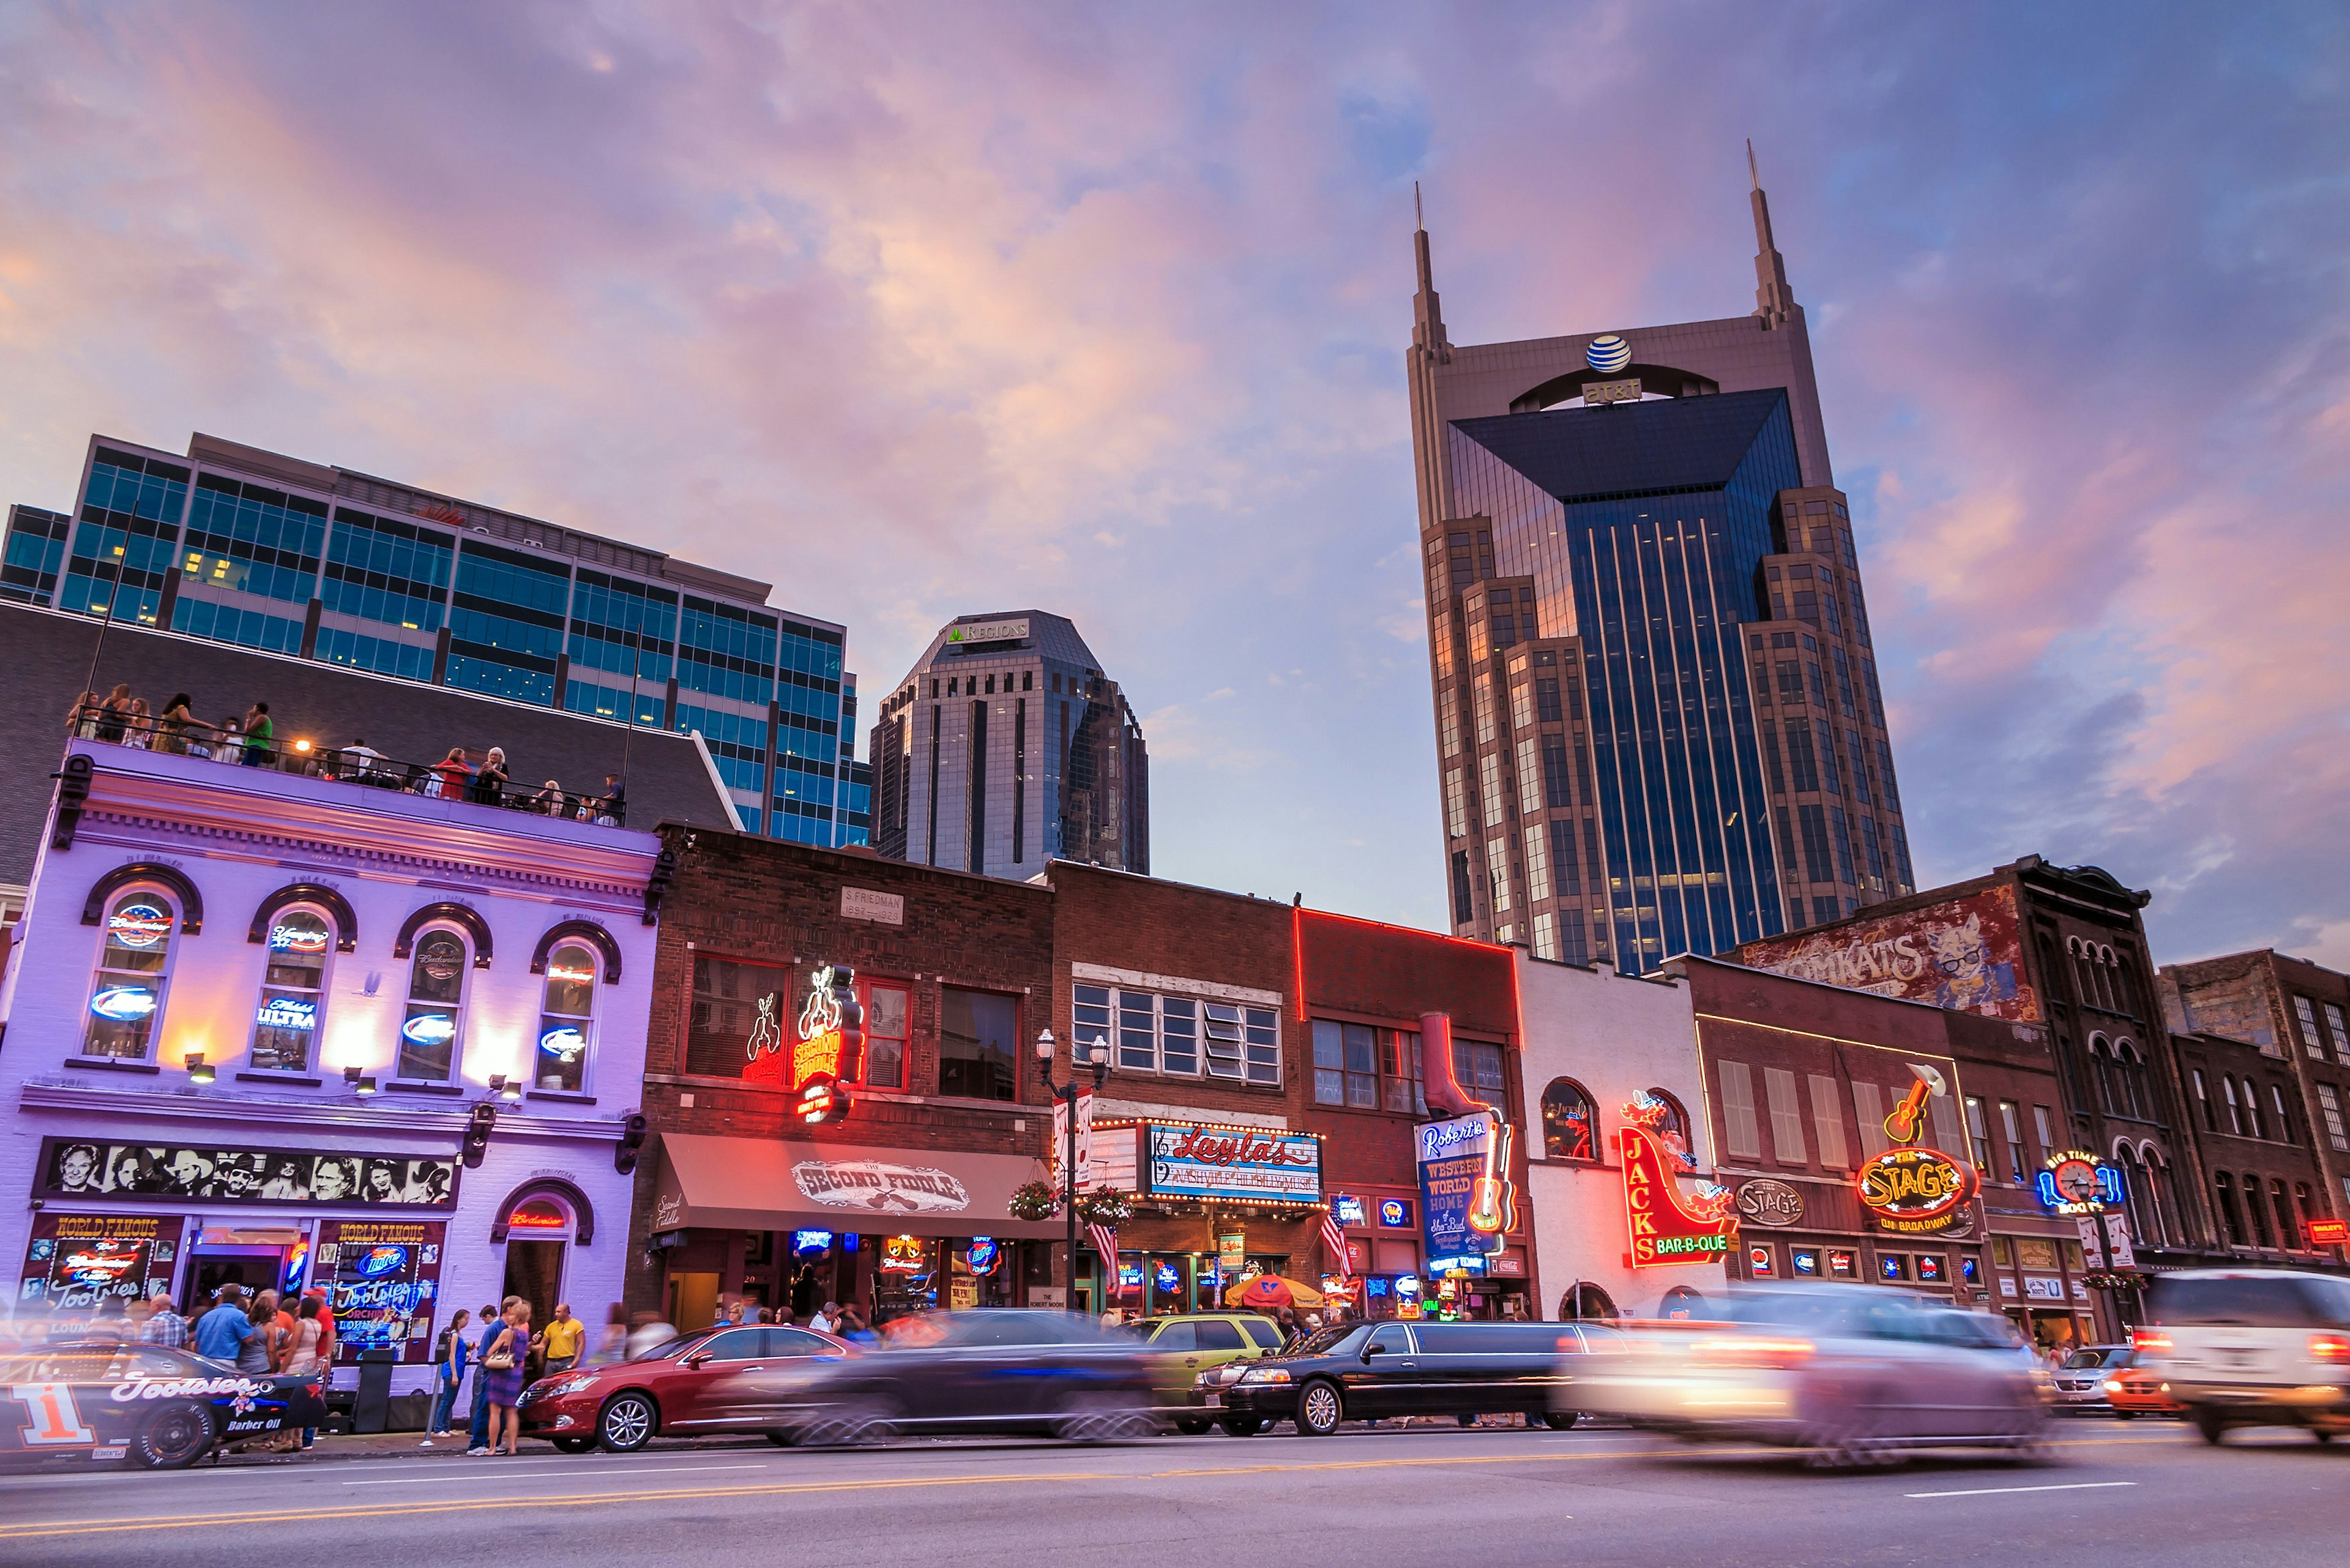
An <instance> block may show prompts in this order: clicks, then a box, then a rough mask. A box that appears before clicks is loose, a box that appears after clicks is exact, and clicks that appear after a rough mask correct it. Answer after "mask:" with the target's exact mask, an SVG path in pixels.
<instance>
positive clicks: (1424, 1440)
mask: <svg viewBox="0 0 2350 1568" xmlns="http://www.w3.org/2000/svg"><path fill="white" fill-rule="evenodd" d="M2345 1540H2350V1444H2337V1445H2335V1446H2334V1447H2332V1448H2321V1447H2319V1446H2318V1445H2317V1444H2315V1443H2314V1442H2312V1441H2311V1440H2310V1439H2309V1438H2307V1437H2306V1436H2303V1435H2299V1434H2293V1433H2286V1432H2282V1431H2279V1432H2259V1433H2253V1434H2237V1435H2235V1436H2233V1437H2231V1438H2230V1442H2229V1443H2228V1445H2227V1446H2225V1447H2223V1448H2220V1449H2210V1448H2207V1447H2206V1446H2205V1445H2204V1444H2203V1443H2202V1442H2201V1441H2200V1440H2199V1439H2198V1438H2196V1437H2195V1436H2194V1435H2193V1433H2192V1432H2190V1431H2188V1430H2186V1429H2184V1428H2179V1427H2177V1426H2174V1425H2170V1424H2168V1423H2162V1424H2149V1423H2146V1422H2138V1423H2136V1424H2133V1425H2131V1426H2128V1427H2123V1426H2119V1425H2117V1424H2114V1423H2109V1422H2105V1421H2076V1422H2068V1423H2065V1424H2064V1425H2063V1426H2062V1427H2061V1428H2060V1429H2059V1433H2058V1442H2057V1446H2056V1448H2055V1449H2054V1458H2053V1459H2052V1460H2051V1462H2048V1463H2045V1464H2032V1463H2018V1462H2015V1461H2012V1460H2009V1459H2002V1458H1990V1457H1968V1456H1961V1455H1951V1456H1947V1457H1938V1456H1923V1457H1919V1458H1916V1459H1912V1460H1911V1461H1910V1462H1908V1463H1907V1464H1905V1465H1901V1466H1899V1467H1898V1468H1892V1469H1872V1470H1864V1471H1840V1472H1820V1471H1813V1470H1808V1469H1804V1468H1803V1467H1802V1466H1801V1465H1800V1464H1799V1463H1796V1462H1794V1461H1791V1460H1789V1459H1786V1458H1784V1457H1783V1456H1779V1455H1774V1454H1771V1453H1768V1452H1766V1451H1763V1450H1755V1449H1732V1448H1726V1447H1715V1448H1702V1447H1700V1448H1683V1447H1680V1446H1678V1445H1675V1444H1673V1443H1670V1442H1668V1441H1662V1440H1659V1439H1657V1438H1649V1437H1646V1436H1643V1435H1641V1434H1638V1433H1633V1432H1624V1431H1575V1432H1565V1433H1551V1432H1546V1431H1525V1430H1520V1429H1485V1430H1476V1431H1457V1430H1455V1431H1445V1430H1430V1429H1427V1428H1418V1429H1414V1430H1410V1431H1368V1432H1357V1431H1354V1430H1352V1429H1349V1430H1347V1432H1344V1433H1342V1434H1341V1435H1339V1436H1337V1437H1335V1438H1323V1439H1318V1440H1317V1439H1314V1438H1295V1437H1286V1436H1271V1435H1268V1436H1265V1437H1259V1438H1226V1437H1222V1436H1221V1435H1215V1434H1211V1435H1210V1436H1208V1437H1205V1438H1154V1439H1146V1440H1141V1441H1136V1442H1131V1443H1125V1444H1119V1445H1114V1446H1105V1447H1073V1446H1065V1445H1058V1444H1051V1443H1042V1442H993V1443H991V1442H980V1441H962V1442H909V1443H902V1444H899V1445H898V1446H896V1447H893V1448H889V1449H868V1450H858V1451H828V1452H817V1451H798V1450H784V1449H774V1448H771V1447H768V1446H767V1445H765V1444H764V1443H763V1444H759V1445H757V1446H755V1447H754V1446H747V1445H746V1446H739V1447H719V1448H709V1447H697V1448H691V1449H688V1448H663V1447H661V1446H659V1445H656V1446H655V1447H653V1448H651V1449H647V1450H646V1451H644V1452H642V1453H639V1454H636V1455H632V1456H629V1457H627V1458H614V1457H609V1456H603V1455H589V1456H581V1457H577V1458H572V1457H566V1456H560V1455H555V1454H551V1453H547V1452H546V1451H544V1450H540V1451H538V1452H536V1453H532V1452H525V1453H524V1454H523V1455H521V1456H519V1457H517V1458H514V1459H462V1458H450V1459H420V1460H418V1461H417V1462H413V1463H407V1462H385V1461H382V1460H365V1459H351V1460H327V1461H322V1462H313V1463H307V1464H298V1465H285V1466H265V1467H246V1468H230V1467H224V1468H222V1469H216V1470H212V1469H196V1470H190V1471H183V1472H178V1473H168V1474H161V1475H158V1474H152V1473H147V1472H127V1471H123V1470H120V1469H108V1470H104V1471H96V1470H93V1471H86V1472H78V1473H59V1472H48V1473H43V1474H39V1475H18V1476H13V1477H6V1478H0V1562H5V1563H28V1564H30V1563H39V1564H43V1565H45V1568H46V1565H49V1564H57V1565H60V1568H62V1565H66V1564H80V1563H137V1564H139V1565H140V1568H177V1565H179V1564H182V1563H185V1564H203V1568H218V1565H219V1564H221V1563H250V1562H256V1561H260V1562H265V1561H269V1560H272V1559H276V1558H280V1557H284V1556H287V1555H292V1556H296V1557H298V1558H299V1559H300V1560H302V1561H304V1562H309V1563H330V1564H335V1565H337V1568H356V1565H359V1564H367V1565H369V1568H374V1565H378V1564H381V1565H385V1568H401V1565H406V1564H411V1563H413V1564H417V1565H419V1568H425V1565H430V1568H474V1565H476V1564H480V1565H483V1568H493V1565H494V1568H512V1565H513V1564H514V1563H515V1562H516V1561H518V1560H528V1559H541V1560H544V1559H559V1560H561V1561H565V1562H567V1563H598V1564H600V1563H629V1564H637V1563H670V1562H677V1561H682V1562H692V1563H699V1562H735V1563H775V1562H785V1563H793V1564H799V1563H809V1564H816V1565H820V1568H861V1565H864V1564H888V1565H891V1568H895V1565H898V1564H905V1565H907V1568H939V1565H940V1564H941V1563H946V1564H951V1565H955V1568H962V1565H965V1564H972V1563H1021V1564H1024V1565H1046V1564H1061V1563H1067V1564H1071V1565H1073V1568H1075V1565H1080V1564H1082V1565H1083V1568H1100V1564H1102V1563H1105V1562H1111V1563H1115V1562H1133V1563H1147V1564H1153V1565H1160V1564H1168V1563H1182V1564H1207V1563H1273V1564H1289V1563H1299V1564H1305V1563H1346V1564H1350V1565H1353V1564H1359V1565H1362V1568H1372V1565H1382V1568H1383V1565H1384V1564H1387V1563H1419V1562H1424V1561H1428V1560H1430V1559H1451V1560H1466V1561H1470V1562H1473V1563H1477V1564H1479V1565H1480V1568H1488V1565H1497V1564H1510V1563H1541V1564H1545V1565H1550V1564H1559V1563H1573V1564H1575V1565H1576V1568H1584V1565H1586V1564H1612V1563H1624V1564H1627V1565H1637V1568H1658V1565H1659V1564H1673V1563H1721V1562H1729V1563H1739V1564H1741V1565H1742V1568H1743V1565H1746V1564H1773V1563H1791V1564H1792V1563H1801V1564H1829V1563H1901V1564H1909V1563H1916V1564H1930V1565H1932V1568H1950V1565H1952V1564H1963V1563H1986V1564H1991V1563H1995V1564H1999V1565H2000V1568H2016V1565H2018V1564H2052V1563H2062V1564H2064V1568H2108V1565H2110V1568H2124V1565H2126V1568H2141V1565H2143V1564H2147V1563H2199V1564H2200V1563H2228V1564H2244V1565H2253V1564H2264V1563H2289V1564H2293V1565H2295V1568H2308V1565H2311V1564H2316V1563H2336V1562H2340V1561H2342V1560H2343V1556H2344V1552H2345V1545H2344V1542H2345Z"/></svg>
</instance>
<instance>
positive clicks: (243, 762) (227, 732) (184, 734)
mask: <svg viewBox="0 0 2350 1568" xmlns="http://www.w3.org/2000/svg"><path fill="white" fill-rule="evenodd" d="M191 702H192V699H191V698H190V697H189V695H188V694H187V693H186V692H184V691H180V692H174V693H173V694H172V700H171V701H168V702H166V703H165V704H164V705H163V707H162V711H160V712H158V711H154V710H152V709H151V708H150V706H149V705H148V702H147V700H146V699H145V698H144V697H134V696H132V695H131V694H130V687H129V686H128V685H127V684H126V685H118V686H116V687H115V688H114V690H113V691H111V692H109V694H107V695H106V696H104V697H100V696H99V694H98V693H97V692H96V691H85V692H83V693H82V694H81V696H80V697H79V698H78V699H77V700H76V701H75V702H74V704H73V706H72V707H71V708H70V709H68V711H67V713H66V729H67V732H68V734H70V735H72V736H74V737H75V738H77V739H79V740H85V741H104V742H109V743H110V744H115V745H122V746H130V747H131V748H133V749H135V750H138V751H154V752H169V753H172V754H173V755H176V756H188V757H201V758H203V759H204V760H206V761H208V762H217V763H230V764H231V765H236V766H245V767H276V768H278V769H280V770H284V771H290V772H297V773H304V774H310V775H312V776H314V777H318V778H332V779H340V780H342V781H343V782H345V783H347V784H367V785H370V786H373V787H375V788H378V789H398V790H406V791H409V792H410V793H411V794H421V795H425V796H427V797H430V798H432V799H436V800H466V801H472V802H473V803H474V804H475V805H498V806H507V807H511V808H512V809H515V810H517V811H529V812H536V813H537V814H539V815H544V816H568V817H574V818H577V820H578V821H581V822H596V823H600V824H602V825H604V826H608V827H610V826H619V823H620V821H621V819H622V817H623V816H624V815H625V814H626V812H627V805H628V802H627V792H626V790H625V788H624V787H623V785H622V784H621V780H620V775H619V774H605V775H604V787H603V789H602V790H601V791H600V792H598V793H595V794H572V793H571V792H569V791H567V790H566V789H565V788H564V787H563V785H562V784H561V783H560V782H559V781H557V780H555V779H548V780H547V781H546V782H545V783H544V784H540V785H538V787H536V789H534V788H532V787H531V786H530V785H529V784H516V783H515V781H514V777H513V774H512V770H511V768H510V766H509V764H508V763H507V761H506V753H505V748H504V747H503V746H492V747H490V748H489V749H488V750H487V751H485V752H483V753H480V760H479V761H478V762H477V761H475V760H473V753H470V752H469V751H468V750H467V749H466V748H465V747H463V746H452V747H450V748H449V753H448V755H446V756H444V757H442V759H441V760H440V761H439V762H437V763H432V764H431V765H429V766H427V765H425V764H422V763H400V762H394V761H392V760H391V759H390V758H389V757H387V756H385V755H384V754H383V753H381V752H379V751H377V750H376V749H375V748H374V747H373V746H370V745H369V744H368V743H367V740H366V738H365V737H364V736H359V735H354V736H353V737H352V738H351V742H350V744H348V745H347V746H330V747H324V748H319V749H312V748H311V747H310V746H309V744H308V742H297V744H296V746H294V747H291V748H289V747H286V746H281V745H279V744H278V742H277V731H276V724H275V722H273V721H272V720H271V719H270V717H269V704H268V703H266V702H255V703H254V704H253V705H252V706H251V707H250V708H247V709H246V710H245V711H244V712H243V713H242V714H237V713H231V714H229V715H227V716H226V717H224V718H223V719H222V720H220V721H219V722H217V723H213V722H206V721H204V720H202V719H199V718H197V717H196V716H195V714H194V712H193V711H192V708H191Z"/></svg>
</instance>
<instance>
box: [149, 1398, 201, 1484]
mask: <svg viewBox="0 0 2350 1568" xmlns="http://www.w3.org/2000/svg"><path fill="white" fill-rule="evenodd" d="M212 1446H213V1417H212V1412H211V1411H209V1410H207V1409H205V1408H204V1407H202V1406H200V1405H166V1406H165V1407H163V1408H161V1409H160V1410H158V1411H156V1412H155V1413H154V1414H153V1415H151V1416H150V1417H147V1419H146V1422H145V1424H143V1425H142V1426H140V1428H139V1435H138V1436H137V1437H135V1438H131V1439H130V1457H131V1459H134V1460H136V1461H137V1462H139V1463H140V1464H141V1465H144V1466H145V1467H147V1469H151V1470H176V1469H184V1468H186V1467H187V1466H189V1465H192V1464H194V1463H195V1462H196V1461H197V1460H198V1459H203V1457H204V1451H205V1450H206V1449H210V1448H211V1447H212Z"/></svg>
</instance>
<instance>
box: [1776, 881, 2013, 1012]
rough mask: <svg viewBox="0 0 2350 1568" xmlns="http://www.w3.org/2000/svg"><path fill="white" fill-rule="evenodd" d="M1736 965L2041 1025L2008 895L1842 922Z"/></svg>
mask: <svg viewBox="0 0 2350 1568" xmlns="http://www.w3.org/2000/svg"><path fill="white" fill-rule="evenodd" d="M1738 958H1739V961H1740V962H1742V963H1743V964H1746V965H1748V966H1749V967H1751V968H1754V969H1766V970H1769V971H1772V972H1773V974H1784V975H1793V976H1794V977H1795V978H1796V979H1798V980H1815V981H1822V982H1824V983H1825V984H1828V985H1841V986H1845V987H1847V988H1849V989H1851V990H1854V991H1869V992H1876V993H1877V995H1879V996H1898V997H1900V998H1902V999H1904V1000H1905V1001H1908V1002H1932V1003H1933V1004H1934V1005H1935V1006H1937V1007H1949V1008H1954V1009H1957V1010H1959V1011H1961V1012H1980V1013H1982V1014H1983V1015H1984V1016H1986V1017H1989V1018H2004V1019H2007V1020H2010V1021H2011V1022H2013V1023H2038V1022H2039V1021H2040V999H2039V998H2038V997H2037V996H2035V995H2033V991H2032V987H2030V986H2029V985H2026V984H2025V983H2024V982H2023V978H2022V976H2023V942H2022V936H2021V934H2020V932H2019V930H2018V928H2017V922H2016V914H2015V889H2014V888H2006V887H2000V888H1985V889H1984V890H1983V891H1981V892H1980V893H1977V894H1974V895H1972V896H1971V897H1969V898H1954V899H1952V900H1951V901H1950V902H1949V903H1947V904H1934V905H1930V906H1929V907H1928V908H1926V909H1913V910H1911V911H1910V912H1909V913H1908V914H1904V915H1887V916H1886V917H1885V918H1884V919H1876V920H1852V921H1847V922H1846V923H1845V924H1843V925H1840V926H1838V927H1836V928H1835V929H1834V930H1828V931H1821V932H1818V933H1816V934H1814V935H1812V936H1804V937H1790V938H1787V939H1785V940H1779V941H1763V942H1748V943H1747V944H1746V945H1745V946H1743V947H1742V948H1740V949H1739V950H1738Z"/></svg>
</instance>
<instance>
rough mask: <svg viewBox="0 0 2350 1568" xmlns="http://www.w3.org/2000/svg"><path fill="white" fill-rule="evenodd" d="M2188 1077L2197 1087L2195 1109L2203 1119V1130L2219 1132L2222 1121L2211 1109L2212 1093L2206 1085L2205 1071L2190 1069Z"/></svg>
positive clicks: (2198, 1068)
mask: <svg viewBox="0 0 2350 1568" xmlns="http://www.w3.org/2000/svg"><path fill="white" fill-rule="evenodd" d="M2187 1075H2188V1077H2189V1079H2190V1080H2192V1081H2193V1083H2194V1085H2195V1109H2196V1111H2197V1112H2198V1113H2199V1115H2200V1116H2202V1118H2203V1130H2204V1131H2205V1132H2218V1131H2219V1130H2220V1119H2219V1117H2218V1116H2217V1115H2216V1114H2215V1113H2214V1112H2213V1111H2212V1109H2211V1091H2210V1089H2209V1088H2208V1087H2207V1086H2206V1085H2204V1082H2203V1069H2202V1068H2200V1067H2189V1069H2188V1070H2187Z"/></svg>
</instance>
